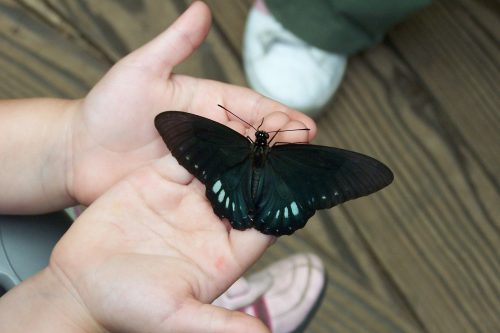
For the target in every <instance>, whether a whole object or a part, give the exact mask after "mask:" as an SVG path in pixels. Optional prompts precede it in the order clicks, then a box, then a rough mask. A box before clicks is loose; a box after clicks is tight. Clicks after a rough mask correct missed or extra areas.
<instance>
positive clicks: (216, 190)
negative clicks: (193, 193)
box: [212, 180, 222, 193]
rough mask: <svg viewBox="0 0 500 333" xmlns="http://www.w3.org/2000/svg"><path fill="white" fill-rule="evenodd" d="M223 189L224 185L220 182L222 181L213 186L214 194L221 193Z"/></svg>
mask: <svg viewBox="0 0 500 333" xmlns="http://www.w3.org/2000/svg"><path fill="white" fill-rule="evenodd" d="M221 187H222V183H221V182H220V180H218V181H216V182H215V183H214V186H212V192H214V193H217V192H219V190H220V188H221Z"/></svg>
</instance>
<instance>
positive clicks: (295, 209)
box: [290, 201, 299, 216]
mask: <svg viewBox="0 0 500 333" xmlns="http://www.w3.org/2000/svg"><path fill="white" fill-rule="evenodd" d="M290 209H291V211H292V214H293V215H294V216H297V215H299V207H298V206H297V203H296V202H295V201H292V203H291V204H290Z"/></svg>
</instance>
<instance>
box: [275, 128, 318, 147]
mask: <svg viewBox="0 0 500 333" xmlns="http://www.w3.org/2000/svg"><path fill="white" fill-rule="evenodd" d="M310 130H311V129H310V128H307V127H306V128H294V129H286V130H282V129H279V130H277V131H269V132H267V133H273V132H274V135H273V136H272V137H271V140H269V144H270V143H271V142H273V139H274V137H275V136H276V135H278V133H281V132H294V131H310Z"/></svg>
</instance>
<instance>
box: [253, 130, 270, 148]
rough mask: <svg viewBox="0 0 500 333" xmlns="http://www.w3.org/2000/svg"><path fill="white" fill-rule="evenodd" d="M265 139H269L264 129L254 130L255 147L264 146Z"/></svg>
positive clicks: (265, 143) (265, 144)
mask: <svg viewBox="0 0 500 333" xmlns="http://www.w3.org/2000/svg"><path fill="white" fill-rule="evenodd" d="M267 139H269V133H267V132H266V131H261V130H257V132H255V145H256V146H257V147H266V146H267Z"/></svg>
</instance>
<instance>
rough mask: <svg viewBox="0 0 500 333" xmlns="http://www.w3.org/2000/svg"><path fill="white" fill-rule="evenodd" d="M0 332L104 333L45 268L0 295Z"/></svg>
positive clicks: (81, 305)
mask: <svg viewBox="0 0 500 333" xmlns="http://www.w3.org/2000/svg"><path fill="white" fill-rule="evenodd" d="M0 332H10V333H17V332H40V333H45V332H47V333H48V332H50V333H65V332H71V333H80V332H82V333H83V332H85V333H88V332H92V333H94V332H95V333H100V332H107V331H106V330H104V329H103V328H102V327H100V326H99V325H98V324H97V323H96V322H95V321H94V320H93V319H92V317H91V316H90V314H89V313H88V311H87V309H86V308H85V306H84V305H83V304H82V303H81V302H79V299H78V297H77V296H76V295H74V294H72V293H71V291H70V290H68V289H67V288H66V287H65V285H64V283H62V282H61V281H60V280H59V279H58V278H57V277H56V276H55V274H53V272H52V271H51V270H50V269H49V268H45V269H44V270H42V271H41V272H39V273H37V274H36V275H34V276H33V277H31V278H29V279H27V280H26V281H24V282H22V283H21V284H20V285H18V286H16V287H15V288H14V289H12V290H11V291H9V292H8V293H7V294H5V295H4V296H2V297H1V298H0Z"/></svg>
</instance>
